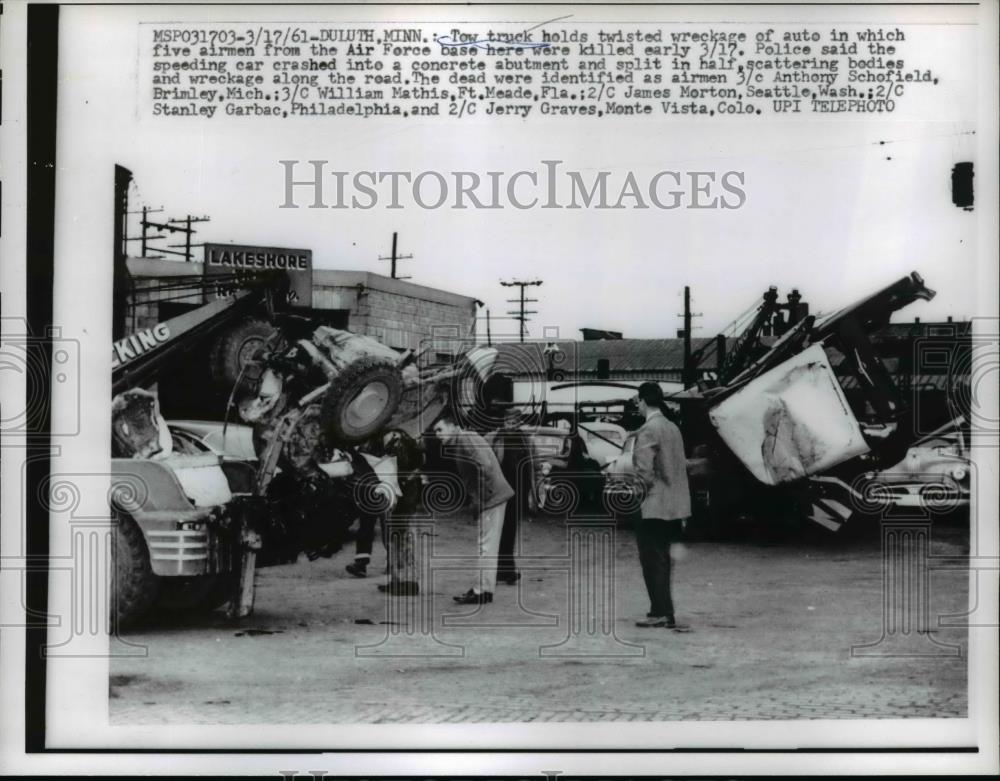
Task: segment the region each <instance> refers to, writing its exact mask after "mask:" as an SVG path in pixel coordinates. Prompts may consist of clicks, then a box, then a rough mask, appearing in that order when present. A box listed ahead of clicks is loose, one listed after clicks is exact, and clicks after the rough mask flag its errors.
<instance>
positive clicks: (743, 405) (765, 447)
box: [708, 344, 869, 485]
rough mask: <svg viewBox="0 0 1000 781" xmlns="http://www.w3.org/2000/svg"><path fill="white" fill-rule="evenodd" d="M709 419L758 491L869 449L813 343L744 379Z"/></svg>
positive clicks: (827, 364) (826, 361)
mask: <svg viewBox="0 0 1000 781" xmlns="http://www.w3.org/2000/svg"><path fill="white" fill-rule="evenodd" d="M708 414H709V419H710V420H711V421H712V424H713V425H714V426H715V427H716V429H718V432H719V435H720V436H721V437H722V439H723V441H724V442H725V443H726V445H727V446H728V447H729V448H730V450H732V451H733V453H734V454H735V455H736V456H737V457H738V458H739V459H740V461H742V462H743V464H744V465H745V466H746V467H747V469H749V470H750V472H751V473H752V474H753V476H754V477H756V478H757V479H758V480H760V481H761V482H762V483H764V484H765V485H778V484H780V483H788V482H792V481H794V480H798V479H800V478H803V477H806V476H808V475H813V474H817V473H819V472H823V471H826V470H828V469H831V468H832V467H834V466H836V465H838V464H841V463H843V462H845V461H847V460H849V459H851V458H854V457H855V456H859V455H862V454H863V453H867V452H868V449H869V448H868V445H867V444H866V442H865V439H864V437H863V436H862V433H861V427H860V426H859V424H858V421H857V419H856V418H855V416H854V413H853V412H852V411H851V408H850V406H849V405H848V403H847V399H846V397H845V396H844V391H843V389H842V388H841V387H840V383H839V382H838V381H837V378H836V376H835V375H834V373H833V369H832V368H831V366H830V360H829V358H828V356H827V354H826V351H825V350H824V349H823V347H822V345H819V344H815V345H813V346H811V347H809V348H807V349H805V350H803V351H802V352H801V353H799V354H797V355H795V356H792V357H791V358H789V359H788V360H786V361H785V362H784V363H782V364H780V365H778V366H776V367H774V368H773V369H771V370H769V371H767V372H765V373H764V374H762V375H760V376H759V377H756V378H755V379H753V380H751V381H750V382H749V383H747V384H746V385H745V386H743V387H742V388H740V389H739V390H738V391H737V392H736V393H734V394H733V395H731V396H729V397H728V398H727V399H725V400H724V401H722V402H720V403H719V404H718V405H717V406H715V407H714V408H712V409H711V410H709V413H708Z"/></svg>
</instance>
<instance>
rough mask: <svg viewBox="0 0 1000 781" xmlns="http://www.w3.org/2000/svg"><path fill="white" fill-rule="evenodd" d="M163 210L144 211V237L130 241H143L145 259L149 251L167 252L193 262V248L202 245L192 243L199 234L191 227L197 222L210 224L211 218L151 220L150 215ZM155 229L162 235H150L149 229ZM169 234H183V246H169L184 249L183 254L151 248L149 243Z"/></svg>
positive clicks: (192, 217)
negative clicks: (192, 239)
mask: <svg viewBox="0 0 1000 781" xmlns="http://www.w3.org/2000/svg"><path fill="white" fill-rule="evenodd" d="M162 211H163V209H147V208H144V209H143V210H142V235H141V236H134V237H132V238H130V239H129V241H141V242H142V254H143V257H145V255H146V253H147V252H148V250H149V249H152V250H153V251H154V252H157V253H159V252H166V253H167V254H168V255H181V256H183V258H184V260H186V261H188V262H190V261H191V260H193V258H192V256H191V249H192V248H193V247H201V246H202V245H201V244H194V243H192V241H191V237H192V236H193V235H194V234H195V233H197V231H196V230H195V229H194V228H192V227H191V226H192V225H193V224H194V223H197V222H208V221H209V220H211V217H194V216H192V215H190V214H189V215H187V217H182V218H177V219H171V220H167V221H166V222H153V221H152V220H151V219H149V215H150V214H153V213H154V212H162ZM150 228H155V229H156V230H158V231H162V233H161V234H158V235H156V236H150V235H149V229H150ZM167 233H183V234H184V243H183V244H168V245H167V246H168V247H183V248H184V250H183V252H181V251H179V250H176V249H165V248H164V247H150V246H149V242H151V241H158V240H159V239H165V238H166V234H167Z"/></svg>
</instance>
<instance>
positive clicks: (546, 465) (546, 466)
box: [542, 461, 552, 475]
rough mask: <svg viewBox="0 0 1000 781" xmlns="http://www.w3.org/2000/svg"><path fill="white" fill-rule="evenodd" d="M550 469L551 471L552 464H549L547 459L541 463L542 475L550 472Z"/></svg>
mask: <svg viewBox="0 0 1000 781" xmlns="http://www.w3.org/2000/svg"><path fill="white" fill-rule="evenodd" d="M551 471H552V464H550V463H549V462H548V461H545V462H543V463H542V474H543V475H548V473H549V472H551Z"/></svg>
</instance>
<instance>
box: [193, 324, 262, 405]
mask: <svg viewBox="0 0 1000 781" xmlns="http://www.w3.org/2000/svg"><path fill="white" fill-rule="evenodd" d="M275 330H276V329H275V328H274V326H272V325H271V324H270V323H268V322H267V321H266V320H261V319H259V318H256V317H247V318H245V319H243V320H240V321H239V322H238V323H236V324H235V325H233V326H230V327H229V328H227V329H226V330H225V331H223V332H222V334H220V335H219V336H218V337H216V339H215V342H214V343H213V344H212V349H211V352H210V358H209V363H210V366H211V369H212V382H213V383H214V385H215V388H216V390H217V391H218V392H220V393H222V394H223V395H225V396H227V397H228V395H229V393H230V391H232V389H233V386H234V385H235V384H236V381H237V380H238V379H239V377H240V373H241V372H242V371H243V367H244V366H246V364H247V363H248V362H249V361H250V360H251V359H252V358H253V357H254V355H255V354H256V352H257V351H258V350H259V349H260V348H261V347H263V346H264V343H265V342H266V341H267V340H268V339H270V338H271V337H272V336H273V335H274V333H275Z"/></svg>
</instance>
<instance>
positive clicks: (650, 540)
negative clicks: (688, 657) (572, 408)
mask: <svg viewBox="0 0 1000 781" xmlns="http://www.w3.org/2000/svg"><path fill="white" fill-rule="evenodd" d="M638 404H639V414H640V415H642V416H643V417H645V419H646V422H645V423H643V424H642V427H641V428H640V429H639V433H638V434H637V436H636V442H635V450H634V451H633V452H632V464H633V466H634V467H635V471H636V474H637V475H638V476H639V478H640V479H641V480H642V483H643V486H644V487H645V494H644V497H643V502H642V518H641V520H639V521H638V525H637V527H636V541H637V542H638V545H639V562H640V563H641V564H642V577H643V579H644V580H645V581H646V591H647V592H648V593H649V613H647V614H646V618H645V619H642V620H640V621H636V626H641V627H673V626H675V625H676V624H675V622H674V603H673V599H672V597H671V595H670V543H672V542H677V541H678V540H679V539H680V536H681V532H682V531H683V529H684V520H685V519H686V518H688V517H689V516H690V515H691V493H690V490H689V488H688V477H687V459H686V458H685V455H684V440H683V439H682V438H681V432H680V429H678V428H677V426H675V425H674V424H673V423H671V422H670V421H669V420H667V418H666V416H665V415H664V414H663V408H664V405H663V391H662V390H661V388H660V386H659V385H658V384H657V383H655V382H644V383H643V384H642V385H640V386H639V400H638Z"/></svg>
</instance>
